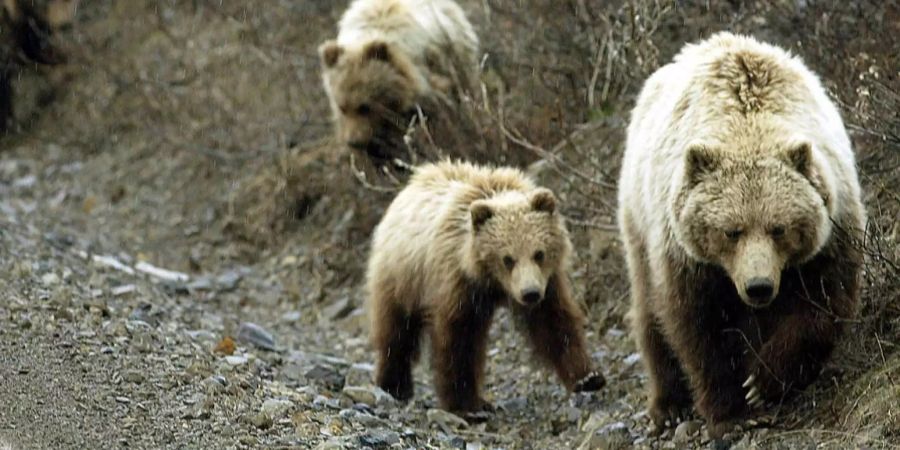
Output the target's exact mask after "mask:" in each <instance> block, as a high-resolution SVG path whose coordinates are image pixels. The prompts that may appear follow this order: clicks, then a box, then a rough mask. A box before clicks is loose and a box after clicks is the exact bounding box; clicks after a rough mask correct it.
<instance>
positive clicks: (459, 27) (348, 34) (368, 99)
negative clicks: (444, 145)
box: [319, 0, 478, 160]
mask: <svg viewBox="0 0 900 450" xmlns="http://www.w3.org/2000/svg"><path fill="white" fill-rule="evenodd" d="M338 27H339V29H340V30H339V32H338V36H337V39H334V40H329V41H326V42H324V43H323V44H322V45H320V46H319V55H320V58H321V61H322V67H323V72H322V75H323V81H324V85H325V92H326V93H327V94H328V99H329V102H330V104H331V110H332V113H333V117H334V124H335V132H336V135H337V139H338V141H339V142H341V143H343V144H347V145H348V146H350V147H351V148H354V149H356V150H359V151H363V152H365V153H367V154H368V155H369V156H371V157H373V158H376V160H377V159H378V158H381V159H384V158H389V157H390V156H391V154H392V152H397V150H398V149H401V148H403V147H402V146H403V140H402V138H403V135H404V132H405V131H406V129H407V127H408V125H409V122H410V119H411V118H412V117H413V116H414V115H416V113H417V107H422V108H424V109H426V111H425V112H426V113H428V112H429V111H427V110H428V109H433V107H435V106H436V105H441V104H447V103H448V102H451V101H454V100H455V99H458V98H459V96H460V95H462V92H467V91H471V90H472V88H473V83H474V80H475V78H476V76H477V70H478V59H477V58H478V56H477V53H478V37H477V36H476V35H475V30H474V29H473V28H472V24H471V23H469V21H468V19H466V16H465V14H464V13H463V11H462V9H460V7H459V6H458V5H457V4H456V3H455V2H453V0H356V1H354V2H353V3H352V4H351V5H350V7H349V8H348V9H347V11H346V12H345V13H344V15H343V16H342V17H341V20H340V23H339V26H338Z"/></svg>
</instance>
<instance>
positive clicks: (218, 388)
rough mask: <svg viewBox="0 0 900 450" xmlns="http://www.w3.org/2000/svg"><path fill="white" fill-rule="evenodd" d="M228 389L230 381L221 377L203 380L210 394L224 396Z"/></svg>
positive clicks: (214, 376) (204, 386)
mask: <svg viewBox="0 0 900 450" xmlns="http://www.w3.org/2000/svg"><path fill="white" fill-rule="evenodd" d="M227 387H228V380H226V379H225V377H223V376H221V375H213V376H211V377H209V378H206V379H205V380H203V388H204V389H205V390H206V392H207V393H208V394H222V393H224V392H225V389H226V388H227Z"/></svg>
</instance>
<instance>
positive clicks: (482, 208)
mask: <svg viewBox="0 0 900 450" xmlns="http://www.w3.org/2000/svg"><path fill="white" fill-rule="evenodd" d="M469 214H471V215H472V230H473V231H476V232H477V231H478V230H479V229H481V226H482V225H484V223H485V222H487V221H488V219H490V218H491V217H493V216H494V210H493V209H491V205H488V204H487V202H483V201H480V200H479V201H475V202H473V203H472V206H469Z"/></svg>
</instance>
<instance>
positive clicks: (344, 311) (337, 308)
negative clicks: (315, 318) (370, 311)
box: [322, 296, 354, 320]
mask: <svg viewBox="0 0 900 450" xmlns="http://www.w3.org/2000/svg"><path fill="white" fill-rule="evenodd" d="M353 309H354V305H353V300H351V299H350V297H349V296H343V297H341V298H339V299H337V300H335V301H334V302H333V303H332V304H330V305H328V306H326V307H325V309H323V310H322V314H323V315H324V316H325V318H326V319H328V320H340V319H343V318H344V317H347V316H348V315H350V313H351V312H353Z"/></svg>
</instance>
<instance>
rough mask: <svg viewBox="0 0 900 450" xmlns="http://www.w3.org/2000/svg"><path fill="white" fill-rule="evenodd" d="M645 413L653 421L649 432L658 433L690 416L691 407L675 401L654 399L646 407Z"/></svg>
mask: <svg viewBox="0 0 900 450" xmlns="http://www.w3.org/2000/svg"><path fill="white" fill-rule="evenodd" d="M647 414H648V415H649V416H650V420H652V421H653V428H652V430H651V432H652V433H653V434H659V433H662V432H663V430H665V429H667V428H672V427H675V426H676V425H678V424H679V423H681V422H682V421H684V420H686V419H688V418H689V417H691V408H690V405H683V404H679V403H675V402H668V401H655V402H652V404H651V405H650V407H649V408H648V409H647Z"/></svg>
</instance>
